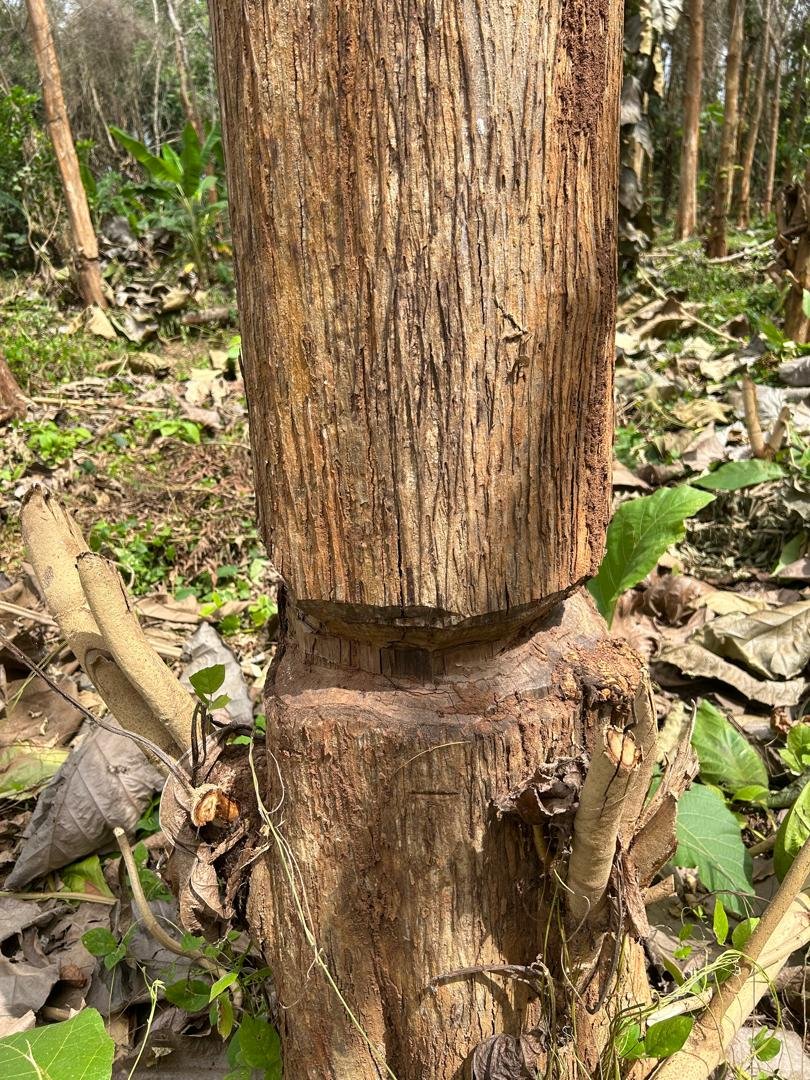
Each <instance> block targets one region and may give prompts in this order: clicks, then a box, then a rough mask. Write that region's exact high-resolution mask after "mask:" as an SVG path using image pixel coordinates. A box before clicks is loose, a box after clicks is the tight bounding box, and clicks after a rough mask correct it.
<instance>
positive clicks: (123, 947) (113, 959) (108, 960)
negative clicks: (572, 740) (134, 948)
mask: <svg viewBox="0 0 810 1080" xmlns="http://www.w3.org/2000/svg"><path fill="white" fill-rule="evenodd" d="M126 955H127V943H126V941H122V942H120V943H119V944H118V945H117V946H116V948H114V949H113V951H112V952H108V953H107V955H106V956H105V957H104V967H105V968H106V969H107V971H112V969H113V968H114V967H118V965H119V964H120V963H121V961H122V960H123V959H124V957H125V956H126Z"/></svg>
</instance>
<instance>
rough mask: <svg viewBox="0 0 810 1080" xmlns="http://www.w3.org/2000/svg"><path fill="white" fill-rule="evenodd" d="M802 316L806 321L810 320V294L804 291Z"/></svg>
mask: <svg viewBox="0 0 810 1080" xmlns="http://www.w3.org/2000/svg"><path fill="white" fill-rule="evenodd" d="M802 314H803V315H804V317H805V319H810V292H808V291H807V289H802Z"/></svg>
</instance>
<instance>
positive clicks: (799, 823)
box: [773, 784, 810, 881]
mask: <svg viewBox="0 0 810 1080" xmlns="http://www.w3.org/2000/svg"><path fill="white" fill-rule="evenodd" d="M808 837H810V784H806V785H805V787H804V788H802V791H801V793H800V795H799V797H798V799H797V800H796V802H795V803H794V804H793V806H791V808H790V810H788V813H787V817H786V818H785V820H784V821H783V822H782V824H781V825H780V826H779V831H778V832H777V834H776V845H775V847H774V849H773V868H774V871H775V873H776V876H777V878H779V880H780V881H781V880H782V878H783V877H784V876H785V874H786V873H787V872H788V870H789V869H790V867H791V864H792V862H793V860H794V859H795V858H796V856H797V855H798V854H799V852H800V851H801V849H802V847H804V843H805V841H806V840H807V838H808Z"/></svg>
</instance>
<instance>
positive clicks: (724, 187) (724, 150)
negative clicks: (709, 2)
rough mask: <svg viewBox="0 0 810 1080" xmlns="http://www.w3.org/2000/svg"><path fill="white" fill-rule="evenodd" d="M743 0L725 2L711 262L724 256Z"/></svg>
mask: <svg viewBox="0 0 810 1080" xmlns="http://www.w3.org/2000/svg"><path fill="white" fill-rule="evenodd" d="M744 15H745V0H729V39H728V55H727V58H726V88H725V107H724V110H723V134H722V138H721V142H720V154H719V156H718V159H717V172H716V174H715V181H714V202H713V205H712V215H711V220H710V222H709V230H708V238H707V244H706V250H707V253H708V255H709V256H710V257H711V258H718V259H719V258H723V257H724V256H725V255H726V254H727V247H726V226H727V223H728V212H729V208H730V204H731V194H732V190H733V179H734V165H735V148H736V145H737V128H738V124H739V94H740V65H741V60H742V45H743V24H744Z"/></svg>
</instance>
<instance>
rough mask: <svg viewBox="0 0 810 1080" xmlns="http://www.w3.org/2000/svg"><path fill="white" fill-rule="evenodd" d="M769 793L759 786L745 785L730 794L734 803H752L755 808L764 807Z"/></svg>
mask: <svg viewBox="0 0 810 1080" xmlns="http://www.w3.org/2000/svg"><path fill="white" fill-rule="evenodd" d="M769 794H770V792H769V791H768V789H767V788H766V787H763V786H762V785H761V784H746V785H745V786H744V787H741V788H737V790H736V791H733V792H732V793H731V797H732V799H733V800H734V802H747V803H754V804H755V805H756V806H765V804H766V803H767V801H768V795H769Z"/></svg>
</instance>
